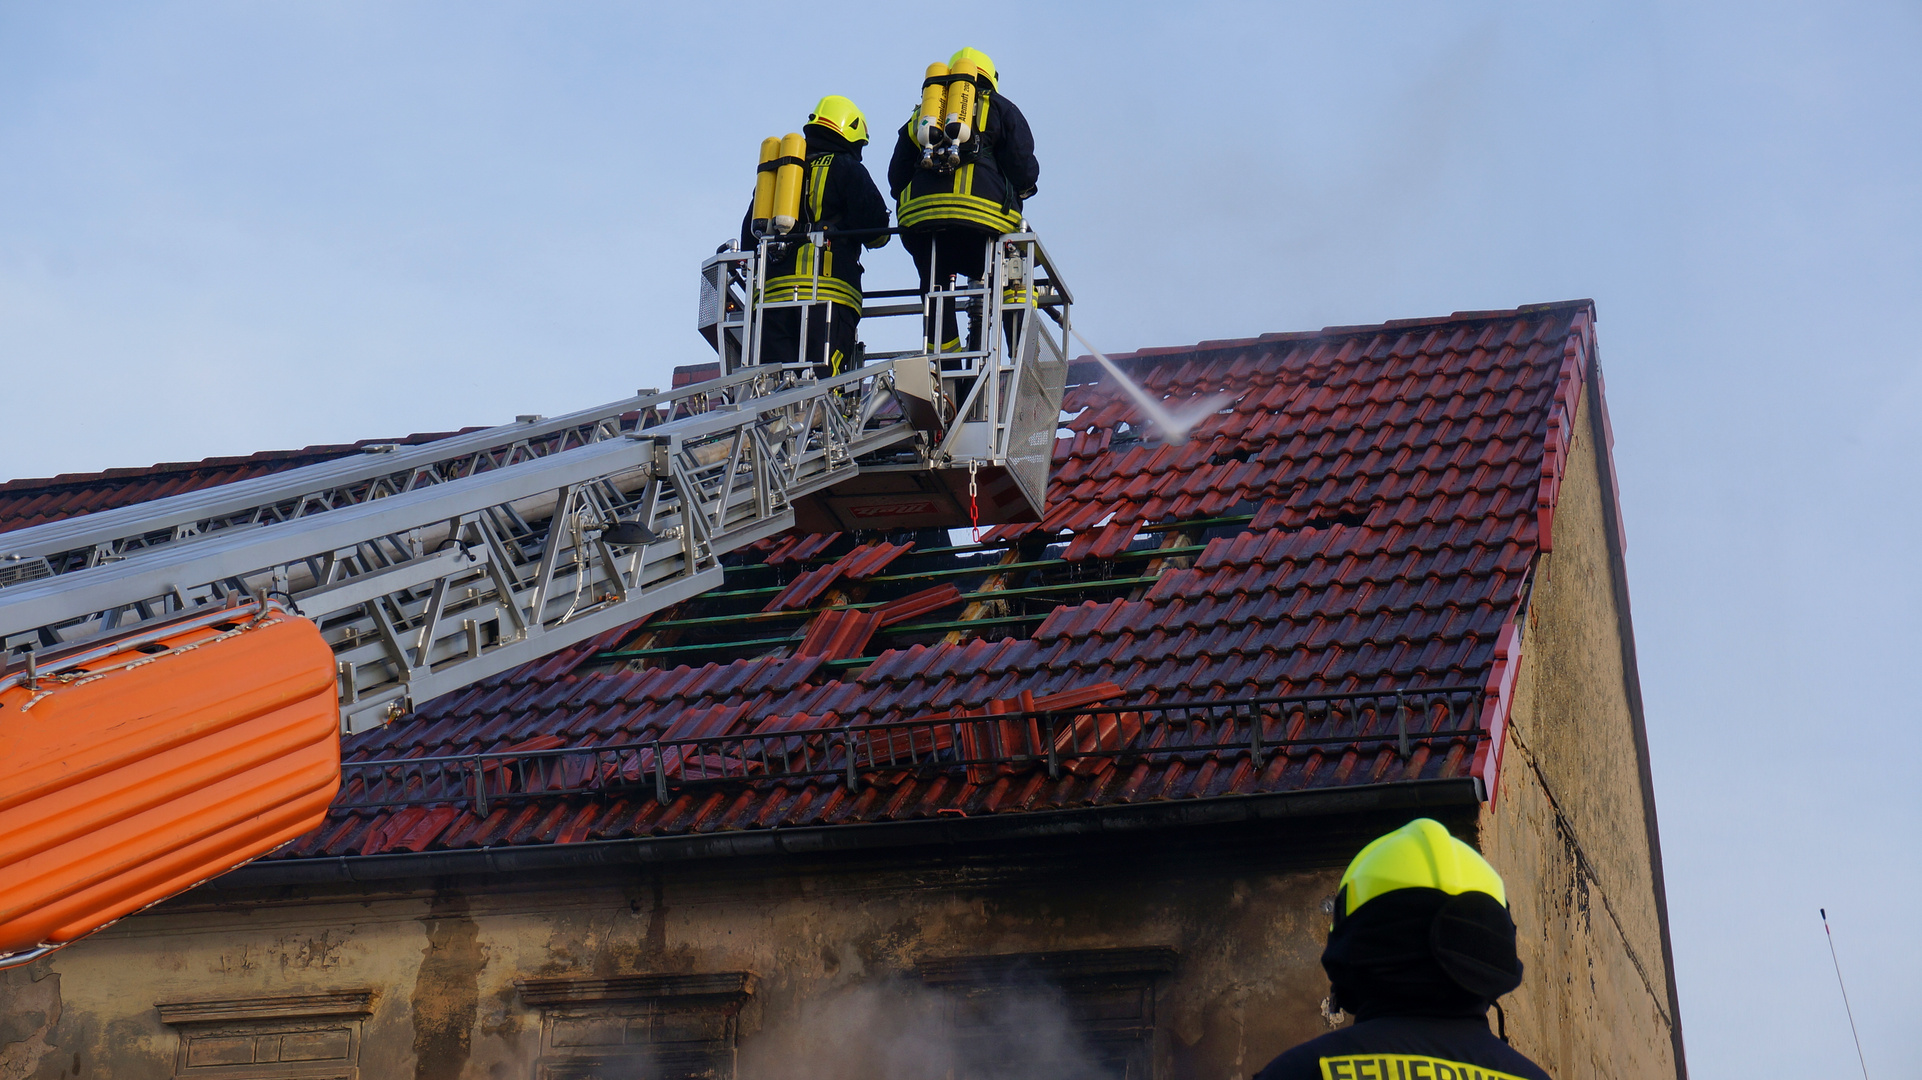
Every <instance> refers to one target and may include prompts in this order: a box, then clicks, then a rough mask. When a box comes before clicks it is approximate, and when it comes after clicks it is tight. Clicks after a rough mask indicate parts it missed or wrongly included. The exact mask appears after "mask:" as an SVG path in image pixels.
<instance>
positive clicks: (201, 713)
mask: <svg viewBox="0 0 1922 1080" xmlns="http://www.w3.org/2000/svg"><path fill="white" fill-rule="evenodd" d="M335 693H336V688H335V666H334V656H333V653H332V651H331V650H329V649H328V647H327V644H326V643H325V642H324V641H323V640H322V639H321V635H320V631H319V630H318V629H317V628H316V627H315V626H314V624H313V623H311V622H309V621H308V620H306V619H302V618H297V617H295V616H292V615H289V614H287V613H286V612H284V611H283V610H281V609H280V608H279V607H278V606H277V605H273V604H260V603H252V604H243V605H239V606H236V607H230V608H223V609H215V610H211V611H210V610H204V609H203V610H202V611H199V612H196V613H194V614H193V615H191V616H189V617H186V618H182V619H177V620H172V621H170V622H168V623H165V624H163V625H160V626H148V627H145V628H143V629H142V630H141V631H139V632H137V633H135V634H133V635H130V636H128V637H125V638H123V639H121V640H119V641H112V642H106V643H92V644H89V645H88V646H86V647H84V648H76V649H68V650H63V651H62V653H61V654H56V655H54V656H52V657H47V658H43V659H42V660H41V661H40V662H39V663H37V664H36V665H35V667H34V668H33V669H31V670H30V669H27V668H25V667H24V666H23V665H21V664H16V665H14V666H13V667H12V668H10V669H8V670H7V671H6V673H5V675H4V677H0V761H5V762H6V763H7V765H8V769H7V775H8V784H7V787H6V789H5V790H0V967H6V966H11V965H13V964H17V963H23V962H25V961H27V960H30V959H32V958H34V957H37V956H40V955H43V954H44V953H46V952H48V951H51V950H52V949H55V948H58V947H59V946H61V945H65V944H67V943H69V942H71V941H74V940H76V939H78V938H81V937H84V936H85V935H87V934H89V933H91V932H93V931H94V930H97V929H99V928H100V927H102V926H105V925H106V924H108V923H110V922H112V921H114V920H115V919H118V918H120V917H121V916H123V915H128V914H131V913H132V912H135V911H139V910H140V909H141V908H144V907H146V906H148V905H149V904H153V903H156V902H158V901H160V900H164V899H166V898H167V897H169V896H172V895H174V894H175V893H178V892H181V891H183V890H185V889H188V888H190V887H192V886H193V885H194V884H196V883H198V882H200V881H204V880H206V879H207V878H210V877H213V876H215V875H217V874H219V873H222V872H223V871H226V870H229V869H231V868H233V867H234V866H237V865H239V864H241V863H244V862H246V861H247V860H249V859H252V858H255V857H257V856H260V855H262V854H265V853H266V852H269V851H272V850H273V849H274V848H275V847H277V846H279V845H281V844H283V843H286V842H287V841H289V840H292V839H293V838H295V837H297V836H299V835H300V834H302V833H304V832H307V831H309V830H311V829H313V828H314V827H316V826H317V825H319V824H320V822H321V820H322V819H323V817H324V816H325V815H326V812H327V805H328V803H330V802H331V801H332V800H333V797H334V792H335V790H336V789H337V788H338V787H339V786H340V710H339V706H338V703H337V699H336V696H335Z"/></svg>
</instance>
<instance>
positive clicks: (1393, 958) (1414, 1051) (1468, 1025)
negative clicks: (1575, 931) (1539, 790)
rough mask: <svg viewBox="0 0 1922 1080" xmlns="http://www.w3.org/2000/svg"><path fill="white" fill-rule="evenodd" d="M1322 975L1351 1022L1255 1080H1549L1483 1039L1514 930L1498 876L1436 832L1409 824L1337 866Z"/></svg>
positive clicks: (1509, 982)
mask: <svg viewBox="0 0 1922 1080" xmlns="http://www.w3.org/2000/svg"><path fill="white" fill-rule="evenodd" d="M1321 966H1322V967H1323V968H1325V969H1326V970H1327V972H1328V980H1329V982H1331V983H1332V984H1333V985H1334V994H1333V995H1332V996H1333V1003H1334V1005H1335V1006H1336V1007H1337V1008H1340V1009H1344V1010H1346V1011H1348V1012H1350V1013H1353V1014H1354V1016H1355V1022H1354V1023H1353V1024H1352V1025H1350V1026H1348V1027H1344V1028H1340V1029H1338V1030H1336V1031H1331V1032H1329V1033H1328V1034H1326V1035H1323V1036H1321V1037H1320V1038H1317V1039H1310V1040H1309V1041H1307V1042H1305V1043H1302V1044H1301V1045H1300V1046H1297V1047H1295V1048H1294V1049H1292V1050H1290V1051H1288V1052H1287V1053H1285V1054H1283V1055H1281V1056H1280V1057H1278V1058H1276V1059H1275V1060H1274V1061H1272V1062H1270V1063H1269V1064H1268V1067H1267V1068H1265V1069H1263V1070H1261V1072H1259V1073H1257V1074H1256V1078H1255V1080H1309V1078H1313V1080H1412V1078H1417V1077H1419V1078H1421V1080H1549V1076H1548V1074H1547V1073H1546V1072H1543V1071H1542V1069H1541V1067H1540V1066H1538V1065H1536V1064H1535V1063H1534V1062H1532V1061H1530V1060H1528V1059H1527V1058H1526V1057H1523V1056H1522V1055H1521V1054H1520V1053H1519V1052H1517V1051H1516V1050H1514V1049H1513V1048H1511V1047H1510V1046H1509V1045H1508V1042H1507V1040H1506V1038H1505V1037H1504V1038H1496V1037H1495V1036H1494V1035H1492V1034H1490V1033H1489V1030H1488V1007H1489V1006H1490V1005H1494V1004H1495V999H1496V998H1499V997H1501V996H1502V995H1503V994H1506V993H1508V992H1509V991H1510V990H1513V989H1515V988H1516V987H1517V986H1520V985H1521V982H1522V963H1521V960H1520V959H1519V958H1518V957H1517V956H1516V955H1515V923H1514V920H1512V919H1511V918H1510V917H1509V914H1508V905H1507V893H1506V892H1505V890H1504V889H1503V887H1502V879H1501V875H1499V874H1497V873H1496V872H1495V869H1494V867H1492V866H1489V865H1488V863H1487V861H1486V860H1484V859H1483V858H1482V857H1481V855H1479V854H1477V853H1476V851H1475V849H1474V848H1471V847H1469V846H1468V845H1467V844H1464V843H1462V842H1461V841H1460V840H1457V839H1455V838H1454V837H1453V836H1450V835H1449V834H1448V830H1447V829H1445V828H1443V827H1442V825H1441V823H1440V822H1436V821H1432V820H1430V819H1428V818H1417V819H1416V820H1414V821H1411V822H1409V823H1408V824H1407V825H1404V826H1403V827H1401V828H1399V829H1396V830H1395V831H1394V832H1391V833H1389V834H1388V835H1386V836H1382V837H1378V838H1376V839H1375V840H1374V841H1373V842H1371V843H1370V844H1369V845H1368V846H1367V847H1364V848H1362V849H1361V854H1359V855H1356V856H1355V860H1354V861H1353V862H1351V863H1349V864H1348V870H1347V872H1346V873H1344V874H1342V876H1341V887H1340V890H1339V891H1338V892H1337V893H1336V894H1335V925H1334V928H1333V929H1332V930H1330V931H1329V934H1328V947H1327V948H1326V949H1325V950H1324V951H1323V952H1322V954H1321ZM1496 1011H1497V1015H1498V1016H1499V1014H1500V1008H1499V1006H1497V1010H1496Z"/></svg>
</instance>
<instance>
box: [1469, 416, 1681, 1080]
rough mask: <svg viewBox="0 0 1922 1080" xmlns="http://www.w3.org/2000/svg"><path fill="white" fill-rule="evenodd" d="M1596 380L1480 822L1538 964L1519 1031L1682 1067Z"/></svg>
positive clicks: (1587, 1052)
mask: <svg viewBox="0 0 1922 1080" xmlns="http://www.w3.org/2000/svg"><path fill="white" fill-rule="evenodd" d="M1595 385H1596V380H1594V379H1592V378H1591V379H1590V380H1588V384H1587V387H1586V388H1585V390H1584V391H1583V394H1582V400H1581V405H1580V409H1579V411H1578V413H1577V416H1576V422H1575V424H1574V425H1573V427H1574V433H1575V434H1574V443H1573V445H1572V446H1571V448H1570V451H1569V464H1568V471H1567V473H1566V475H1565V477H1564V479H1563V482H1562V486H1561V494H1560V500H1559V503H1558V505H1557V507H1556V510H1555V525H1554V533H1555V549H1554V551H1553V552H1549V553H1544V554H1543V555H1542V556H1541V557H1540V561H1539V563H1538V564H1537V569H1536V573H1535V579H1534V587H1533V592H1532V594H1531V596H1530V598H1529V608H1528V611H1527V615H1526V625H1525V629H1524V631H1523V637H1522V643H1521V651H1522V666H1521V670H1520V672H1519V674H1518V677H1517V681H1516V689H1515V697H1514V705H1513V708H1512V711H1511V713H1510V721H1509V726H1508V730H1507V745H1506V748H1505V751H1504V755H1503V759H1502V767H1501V774H1500V790H1499V792H1497V794H1496V798H1495V800H1494V804H1493V806H1492V807H1490V808H1488V809H1485V810H1484V812H1483V815H1482V824H1481V831H1482V848H1483V850H1484V852H1486V853H1487V855H1488V857H1489V859H1490V861H1491V862H1493V863H1494V864H1495V867H1496V869H1498V870H1500V871H1501V872H1502V875H1503V877H1504V879H1505V880H1506V881H1507V882H1508V883H1509V900H1510V905H1511V908H1512V910H1513V911H1514V914H1515V921H1516V924H1517V926H1518V927H1519V929H1520V933H1521V941H1520V946H1521V955H1522V961H1523V963H1524V964H1525V965H1527V975H1526V981H1525V982H1524V983H1523V985H1522V988H1521V990H1520V991H1518V992H1517V993H1516V994H1515V995H1514V996H1513V997H1511V998H1510V999H1508V1006H1507V1007H1508V1027H1509V1033H1510V1036H1511V1038H1512V1039H1513V1041H1514V1043H1515V1045H1516V1046H1517V1047H1518V1048H1520V1049H1521V1050H1522V1051H1523V1052H1524V1053H1527V1054H1529V1055H1530V1056H1531V1057H1534V1058H1535V1059H1536V1060H1537V1061H1539V1062H1540V1063H1541V1064H1542V1065H1543V1067H1544V1068H1546V1069H1547V1070H1548V1071H1549V1072H1550V1073H1551V1074H1552V1075H1554V1076H1555V1077H1557V1078H1558V1080H1584V1078H1588V1077H1617V1076H1622V1077H1625V1076H1638V1077H1640V1076H1649V1077H1653V1076H1675V1075H1678V1069H1677V1065H1676V1061H1675V1050H1674V1047H1675V1040H1674V1038H1673V1030H1674V1020H1673V1017H1672V1016H1671V1002H1672V1001H1673V997H1672V995H1671V994H1670V991H1669V983H1668V979H1669V972H1668V970H1667V967H1666V965H1665V963H1664V956H1665V949H1664V947H1663V946H1664V934H1665V927H1664V922H1663V920H1664V916H1663V913H1662V909H1661V904H1660V902H1659V900H1658V888H1657V878H1656V874H1657V872H1658V868H1657V867H1656V865H1655V861H1654V859H1653V857H1652V854H1651V842H1652V837H1653V830H1652V826H1651V823H1650V821H1649V820H1648V817H1647V815H1646V813H1645V802H1644V797H1645V789H1644V770H1643V764H1644V761H1645V755H1646V746H1645V745H1644V743H1643V741H1642V739H1641V737H1640V735H1639V733H1638V724H1637V717H1636V715H1635V712H1634V708H1633V707H1632V705H1631V695H1632V685H1631V682H1630V680H1632V679H1633V678H1634V673H1633V672H1632V671H1630V670H1628V668H1627V665H1628V664H1629V663H1630V658H1632V655H1633V654H1632V652H1628V651H1625V650H1624V649H1623V646H1622V634H1623V633H1625V632H1626V628H1627V624H1628V612H1627V611H1626V610H1623V609H1622V606H1621V605H1620V603H1619V602H1618V601H1619V598H1620V597H1621V596H1623V595H1625V594H1624V593H1623V592H1621V591H1618V588H1617V586H1618V584H1619V581H1618V578H1617V569H1618V566H1619V564H1618V563H1617V562H1616V561H1615V557H1614V556H1613V555H1612V554H1611V544H1610V534H1611V533H1612V531H1613V525H1612V522H1611V521H1610V520H1609V519H1608V517H1607V515H1606V513H1605V505H1604V476H1605V475H1606V473H1605V470H1606V469H1607V464H1606V459H1604V458H1603V457H1602V454H1601V451H1602V450H1603V448H1602V447H1600V446H1598V445H1597V444H1598V434H1599V432H1601V430H1602V426H1601V425H1599V424H1597V423H1596V422H1595V418H1594V416H1593V415H1592V412H1591V410H1592V409H1593V407H1594V402H1593V398H1592V395H1593V393H1594V388H1595Z"/></svg>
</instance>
